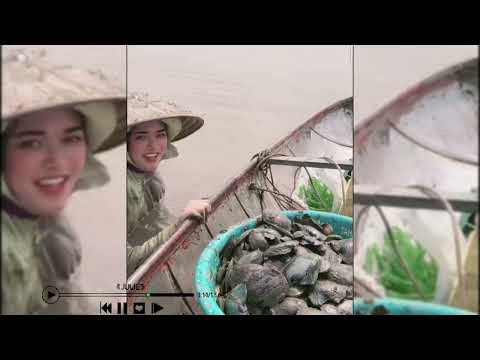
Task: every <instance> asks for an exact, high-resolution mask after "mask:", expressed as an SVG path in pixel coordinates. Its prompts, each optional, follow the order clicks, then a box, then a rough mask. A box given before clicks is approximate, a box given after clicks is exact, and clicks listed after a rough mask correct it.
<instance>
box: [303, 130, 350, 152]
mask: <svg viewBox="0 0 480 360" xmlns="http://www.w3.org/2000/svg"><path fill="white" fill-rule="evenodd" d="M310 130H312V131H313V132H314V133H315V134H317V135H318V136H320V137H321V138H322V139H325V140H327V141H330V142H332V143H334V144H336V145H340V146H343V147H348V148H353V146H352V145H350V144H344V143H341V142H339V141H336V140H333V139H330V138H329V137H327V136H325V135H322V134H320V133H319V132H317V130H315V129H314V128H312V127H311V128H310Z"/></svg>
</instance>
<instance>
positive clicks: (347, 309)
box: [337, 300, 353, 315]
mask: <svg viewBox="0 0 480 360" xmlns="http://www.w3.org/2000/svg"><path fill="white" fill-rule="evenodd" d="M337 309H338V312H339V313H340V314H341V315H353V301H352V300H344V301H343V302H342V303H341V304H340V305H338V307H337Z"/></svg>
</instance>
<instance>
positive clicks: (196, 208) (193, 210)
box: [180, 200, 212, 222]
mask: <svg viewBox="0 0 480 360" xmlns="http://www.w3.org/2000/svg"><path fill="white" fill-rule="evenodd" d="M211 211H212V208H211V206H210V204H209V203H208V201H207V200H190V201H189V202H188V203H187V206H186V207H185V209H184V210H183V213H182V215H181V216H180V219H181V220H182V221H184V220H185V219H188V218H194V219H197V220H199V221H201V222H205V221H206V220H207V215H208V214H209V213H210V212H211Z"/></svg>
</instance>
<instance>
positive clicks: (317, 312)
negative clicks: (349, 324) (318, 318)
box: [297, 307, 329, 315]
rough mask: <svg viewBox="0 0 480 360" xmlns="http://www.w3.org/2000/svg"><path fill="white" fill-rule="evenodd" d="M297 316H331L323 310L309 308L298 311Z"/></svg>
mask: <svg viewBox="0 0 480 360" xmlns="http://www.w3.org/2000/svg"><path fill="white" fill-rule="evenodd" d="M297 315H329V314H328V313H326V312H325V311H322V310H318V309H314V308H311V307H307V308H301V309H300V310H298V312H297Z"/></svg>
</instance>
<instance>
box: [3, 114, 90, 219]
mask: <svg viewBox="0 0 480 360" xmlns="http://www.w3.org/2000/svg"><path fill="white" fill-rule="evenodd" d="M14 121H15V124H12V125H14V127H13V129H12V132H11V133H10V134H9V136H8V139H7V142H6V147H5V168H4V169H5V181H6V183H7V185H8V188H9V189H10V191H11V193H12V195H13V196H14V197H15V198H16V199H17V201H18V202H19V204H20V205H21V206H22V207H23V208H25V209H26V210H28V211H29V212H31V213H32V214H35V215H40V216H54V215H58V214H59V213H60V212H61V210H62V209H63V208H64V207H65V205H66V202H67V200H68V198H69V197H70V195H71V194H72V192H73V189H74V187H75V184H76V182H77V180H78V179H79V178H80V176H81V174H82V172H83V169H84V167H85V163H86V160H87V141H86V137H85V133H84V130H83V128H82V121H81V119H80V118H79V117H77V116H76V115H75V113H73V112H70V111H67V110H46V111H42V112H38V113H34V114H30V115H27V116H24V117H22V118H19V119H16V120H14Z"/></svg>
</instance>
